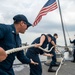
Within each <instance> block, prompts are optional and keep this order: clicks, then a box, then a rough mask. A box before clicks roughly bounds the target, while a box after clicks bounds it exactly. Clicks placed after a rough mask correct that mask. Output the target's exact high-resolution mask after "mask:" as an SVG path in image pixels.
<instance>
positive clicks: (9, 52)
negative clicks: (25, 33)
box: [6, 45, 35, 54]
mask: <svg viewBox="0 0 75 75" xmlns="http://www.w3.org/2000/svg"><path fill="white" fill-rule="evenodd" d="M34 46H35V45H30V46H22V47H19V48H13V49H10V50H7V51H6V54H11V53H14V52H18V51H22V50H23V49H27V48H30V47H34Z"/></svg>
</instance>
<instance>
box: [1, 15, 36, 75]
mask: <svg viewBox="0 0 75 75" xmlns="http://www.w3.org/2000/svg"><path fill="white" fill-rule="evenodd" d="M13 20H14V23H13V24H12V25H5V24H0V75H15V74H14V71H13V68H12V65H13V62H14V60H15V56H16V57H17V58H18V59H19V60H20V61H21V62H22V63H23V64H37V63H36V62H33V61H32V59H29V58H27V57H26V56H25V55H24V52H23V50H22V51H19V52H15V53H12V54H9V55H7V54H6V53H5V51H6V50H9V49H12V48H17V47H20V46H21V39H20V36H19V33H22V34H24V32H25V31H26V30H27V29H28V28H29V27H30V26H32V25H31V24H30V23H29V22H28V20H27V18H26V17H25V16H24V15H22V14H18V15H16V16H14V17H13Z"/></svg>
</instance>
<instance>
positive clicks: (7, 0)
mask: <svg viewBox="0 0 75 75" xmlns="http://www.w3.org/2000/svg"><path fill="white" fill-rule="evenodd" d="M47 1H48V0H0V23H5V24H9V25H10V24H12V23H13V19H12V18H13V17H14V16H15V15H17V14H23V15H25V16H26V17H27V19H28V21H29V22H30V23H33V22H34V20H35V18H36V16H37V15H38V13H39V11H40V10H41V8H42V7H43V5H44V4H45V3H46V2H47ZM59 2H60V7H61V12H62V18H63V24H64V29H65V34H66V40H67V44H68V45H70V43H69V38H71V39H72V40H73V39H74V38H75V37H74V35H75V0H59ZM57 4H58V3H57ZM43 33H45V34H49V33H50V34H52V35H53V34H54V33H57V34H58V39H57V44H58V45H65V42H64V36H63V31H62V24H61V20H60V14H59V8H57V9H56V10H54V11H51V12H49V13H48V14H47V15H45V16H43V17H42V19H41V21H40V22H39V23H38V24H37V26H35V27H30V28H28V30H27V31H26V32H25V33H24V34H20V37H21V39H22V43H26V42H27V43H28V44H31V42H32V41H33V40H34V39H35V38H37V37H39V36H40V35H41V34H43Z"/></svg>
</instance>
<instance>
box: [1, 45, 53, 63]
mask: <svg viewBox="0 0 75 75" xmlns="http://www.w3.org/2000/svg"><path fill="white" fill-rule="evenodd" d="M30 47H35V45H34V44H33V45H30V46H22V47H19V48H13V49H10V50H7V51H4V50H3V49H2V48H1V47H0V62H1V61H3V60H5V59H6V56H7V54H11V53H14V52H18V51H21V50H23V49H27V48H30ZM39 48H40V49H41V50H43V51H45V52H50V51H51V50H52V49H53V48H54V46H53V47H52V48H51V49H50V50H46V49H43V48H42V47H39Z"/></svg>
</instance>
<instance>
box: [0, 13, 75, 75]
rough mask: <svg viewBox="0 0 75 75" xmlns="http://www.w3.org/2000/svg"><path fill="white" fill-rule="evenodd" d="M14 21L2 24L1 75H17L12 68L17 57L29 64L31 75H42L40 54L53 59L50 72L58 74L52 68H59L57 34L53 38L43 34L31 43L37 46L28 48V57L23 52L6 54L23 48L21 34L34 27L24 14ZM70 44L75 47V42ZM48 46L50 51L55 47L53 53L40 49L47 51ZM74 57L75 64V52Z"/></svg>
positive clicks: (15, 17) (0, 32)
mask: <svg viewBox="0 0 75 75" xmlns="http://www.w3.org/2000/svg"><path fill="white" fill-rule="evenodd" d="M13 20H14V23H13V24H12V25H5V24H0V75H15V73H14V70H13V68H12V66H13V62H14V60H15V56H16V57H17V58H18V60H19V61H21V62H22V63H23V64H29V66H30V75H42V65H41V61H40V58H39V55H38V54H41V55H44V56H50V57H52V61H51V62H50V65H49V69H48V72H56V70H54V69H52V67H53V66H59V63H57V60H56V53H55V51H56V50H55V47H56V39H57V38H58V34H57V33H54V35H53V36H52V35H51V34H41V36H40V37H37V38H36V39H35V40H34V41H33V42H32V43H31V44H35V46H34V47H31V48H28V50H27V52H26V56H25V55H24V52H23V50H22V51H19V52H14V53H12V54H9V55H7V54H6V52H5V51H7V50H9V49H12V48H18V47H21V46H22V43H21V39H20V36H19V33H22V34H23V33H24V32H25V31H26V30H27V29H28V28H29V27H30V26H32V24H30V23H29V22H28V20H27V18H26V17H25V16H24V15H22V14H18V15H15V16H14V17H13ZM70 42H71V43H74V45H75V40H74V41H70ZM47 46H48V50H50V49H51V47H53V46H54V48H53V49H52V51H51V52H45V51H43V50H41V49H39V47H42V48H44V49H45V48H46V47H47ZM73 56H74V60H73V62H75V51H74V55H73Z"/></svg>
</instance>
